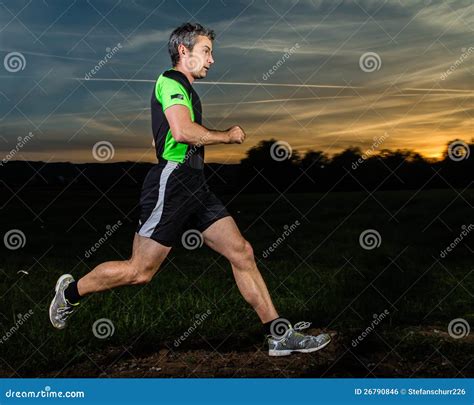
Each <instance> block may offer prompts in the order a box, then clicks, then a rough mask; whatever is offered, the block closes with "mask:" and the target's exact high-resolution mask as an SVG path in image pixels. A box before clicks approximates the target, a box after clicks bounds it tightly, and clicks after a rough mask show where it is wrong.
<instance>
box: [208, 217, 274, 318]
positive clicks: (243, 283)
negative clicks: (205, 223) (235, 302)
mask: <svg viewBox="0 0 474 405" xmlns="http://www.w3.org/2000/svg"><path fill="white" fill-rule="evenodd" d="M202 235H203V237H204V242H205V243H206V245H207V246H209V247H210V248H211V249H213V250H215V251H216V252H218V253H220V254H221V255H223V256H224V257H226V258H227V259H228V260H229V262H230V263H231V265H232V271H233V273H234V277H235V281H236V282H237V286H238V288H239V290H240V293H241V294H242V296H243V297H244V298H245V300H246V301H247V302H248V303H249V304H250V305H252V307H253V308H254V310H255V311H256V312H257V314H258V316H259V317H260V320H261V321H262V323H266V322H270V321H272V320H274V319H276V318H278V313H277V311H276V309H275V307H274V305H273V302H272V299H271V298H270V294H269V293H268V289H267V286H266V284H265V281H263V278H262V275H261V274H260V271H259V270H258V268H257V264H256V263H255V257H254V255H253V249H252V246H251V245H250V243H249V242H247V241H246V240H245V239H244V237H243V236H242V234H241V233H240V231H239V228H238V227H237V224H236V223H235V221H234V219H233V218H232V217H230V216H229V217H225V218H222V219H219V220H218V221H216V222H214V223H213V224H212V225H211V226H210V227H209V228H207V229H206V230H205V231H204V232H203V233H202Z"/></svg>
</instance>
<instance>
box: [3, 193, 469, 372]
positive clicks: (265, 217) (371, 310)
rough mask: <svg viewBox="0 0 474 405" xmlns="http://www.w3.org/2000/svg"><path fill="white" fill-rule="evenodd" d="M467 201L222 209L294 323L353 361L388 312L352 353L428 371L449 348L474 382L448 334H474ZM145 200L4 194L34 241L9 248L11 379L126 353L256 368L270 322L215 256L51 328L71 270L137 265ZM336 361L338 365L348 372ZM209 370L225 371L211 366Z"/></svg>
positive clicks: (334, 201)
mask: <svg viewBox="0 0 474 405" xmlns="http://www.w3.org/2000/svg"><path fill="white" fill-rule="evenodd" d="M460 191H461V190H428V191H421V192H419V193H417V192H416V191H406V192H403V191H402V192H398V191H397V192H390V191H386V192H376V193H374V194H373V195H369V194H368V193H358V192H353V193H344V192H340V193H330V194H286V195H285V196H282V195H278V194H272V195H270V194H266V195H263V194H262V195H240V196H237V197H235V198H234V197H229V196H223V197H222V199H223V201H224V202H227V203H229V205H228V208H229V211H230V212H231V213H232V214H233V216H234V218H235V220H236V222H237V223H238V225H239V227H240V228H241V231H242V233H243V234H244V236H245V237H246V238H247V239H248V240H249V241H250V242H251V243H252V245H253V248H254V251H255V256H256V258H257V262H258V264H259V267H260V270H261V271H262V274H263V276H264V278H265V280H266V281H267V283H268V286H269V289H270V292H271V294H272V296H273V299H274V301H275V303H276V305H277V308H278V309H279V311H280V313H281V315H282V316H284V317H287V318H289V319H291V320H294V321H299V320H307V321H311V322H313V325H314V326H315V327H318V328H324V329H327V330H331V331H337V333H338V334H339V336H340V339H339V340H336V341H337V342H338V343H337V344H338V345H339V346H340V347H339V348H340V349H341V350H342V349H344V348H349V349H351V347H350V346H351V341H352V340H353V339H355V338H356V337H357V336H358V335H359V334H360V333H361V331H363V330H365V329H366V328H367V327H368V326H369V325H370V324H371V322H372V320H373V319H374V314H375V315H377V314H381V313H383V312H384V311H387V312H388V313H389V315H388V316H387V317H385V318H384V320H383V321H381V322H380V324H379V325H377V327H376V329H375V331H374V332H372V333H371V334H370V336H368V337H367V338H366V339H365V340H364V342H363V344H360V345H359V346H360V347H357V348H352V349H351V353H352V352H353V353H354V354H356V353H357V350H362V351H364V353H366V354H365V356H366V357H367V356H368V357H367V358H369V360H370V355H367V353H370V352H371V350H373V352H374V353H375V352H377V355H378V356H379V355H383V354H384V353H387V354H390V353H391V355H393V352H395V353H400V349H401V348H403V354H402V357H403V358H404V359H405V360H406V361H408V360H407V358H408V357H409V356H411V358H412V359H413V361H420V362H421V361H423V359H428V358H429V357H430V356H433V355H435V357H439V354H437V353H435V351H434V349H436V350H437V351H439V352H441V354H442V356H443V357H445V358H447V359H448V360H449V362H450V363H451V364H452V366H453V370H457V371H458V372H460V370H461V376H462V375H464V376H468V375H470V376H471V377H472V376H473V372H472V370H473V365H472V364H470V363H469V362H470V361H471V360H472V357H469V356H467V357H466V351H468V352H470V353H472V347H473V346H472V342H469V341H468V340H469V339H467V340H466V339H452V338H451V337H450V336H448V335H447V334H446V332H447V327H448V324H449V322H450V321H451V320H452V319H455V318H463V319H465V320H467V321H468V322H469V323H470V324H471V325H473V320H474V314H473V305H472V304H473V302H474V300H473V287H474V277H473V273H472V270H473V260H472V258H473V255H472V249H473V244H472V235H468V236H467V237H465V238H464V240H463V241H462V242H461V243H459V244H458V245H457V246H456V247H455V249H453V251H452V252H451V253H449V254H448V255H446V257H444V258H441V257H440V252H441V251H442V250H443V249H445V248H446V247H447V246H448V245H449V244H450V243H452V242H453V241H454V240H455V238H456V237H458V236H459V234H460V233H461V231H462V228H461V227H462V226H463V225H468V224H469V223H471V221H472V208H471V206H472V204H473V203H474V192H473V191H472V190H467V191H463V192H462V194H459V193H460ZM138 193H139V191H138V190H135V189H134V190H131V191H129V192H127V191H126V190H125V191H124V190H121V191H117V190H110V191H109V192H108V193H107V195H106V196H103V195H102V194H101V193H100V192H99V191H98V190H94V191H92V190H77V189H67V190H65V191H64V192H61V190H60V189H49V190H48V189H45V188H40V189H28V190H23V191H21V192H20V193H18V194H17V195H16V196H13V197H12V195H10V194H8V193H6V194H5V193H3V194H2V196H1V204H2V207H3V208H2V234H5V233H6V232H7V231H8V230H11V229H19V230H21V231H22V232H23V233H24V235H25V238H26V243H25V246H24V247H23V248H20V249H17V250H9V249H6V248H5V246H4V244H2V245H1V256H0V269H1V270H0V297H1V301H0V302H1V310H0V334H4V336H3V339H2V340H1V342H0V370H1V372H0V374H2V375H5V376H10V375H11V376H27V375H46V374H47V373H50V372H53V371H54V370H63V369H68V370H73V369H74V367H76V365H78V364H84V362H89V363H90V362H97V361H100V360H98V359H103V358H107V356H105V355H106V354H110V353H112V354H111V355H112V357H113V353H118V354H117V356H119V355H120V356H123V355H124V353H125V352H126V351H129V352H133V353H134V355H136V353H137V352H140V353H151V354H153V353H158V352H159V351H160V350H163V349H166V350H171V351H176V352H177V353H184V352H186V351H190V350H196V348H198V349H201V350H207V351H209V352H212V353H215V352H214V349H216V351H217V352H218V353H219V352H225V351H228V350H236V351H239V350H242V351H244V350H245V351H246V353H247V354H246V356H247V355H248V353H251V351H250V352H248V348H249V347H252V345H253V344H256V345H260V346H261V344H262V342H263V338H262V335H261V327H260V324H259V321H258V318H257V317H256V315H255V314H254V313H253V311H252V310H251V308H250V307H248V305H247V304H246V303H245V302H244V300H243V299H242V298H241V296H240V295H239V292H238V290H237V288H236V286H235V284H234V281H233V277H232V273H231V271H230V266H229V264H228V263H227V262H226V261H225V259H223V258H220V257H219V256H218V255H217V254H215V253H213V252H212V251H210V250H209V249H208V248H206V247H202V248H200V249H197V250H194V251H189V250H186V249H185V248H183V247H178V248H176V249H174V250H173V251H172V253H171V255H170V257H169V258H168V259H167V261H166V262H165V264H164V265H163V267H162V269H161V270H160V272H159V273H158V274H157V275H156V276H155V278H154V279H153V281H152V282H151V283H150V284H148V285H146V286H140V287H124V288H120V289H117V290H113V291H109V292H106V293H102V294H97V295H93V296H90V297H87V298H86V299H85V300H84V301H83V304H82V307H81V309H80V310H79V311H78V312H77V313H76V314H74V316H73V318H72V320H71V324H70V327H69V328H67V329H66V330H64V331H56V330H54V329H53V328H52V327H51V325H50V323H49V319H48V311H47V309H48V306H49V303H50V300H51V298H52V294H53V287H54V284H55V281H56V279H57V278H58V276H59V275H61V274H63V273H66V272H70V273H72V274H73V275H74V276H75V277H76V278H78V277H80V276H81V275H83V274H85V273H86V272H87V271H89V269H91V268H93V267H94V266H95V265H96V264H98V263H101V262H103V261H107V260H116V259H120V258H128V256H129V255H130V253H131V241H132V238H133V233H134V229H135V225H136V218H137V207H136V206H135V204H136V203H137V202H138ZM117 221H121V223H122V224H123V225H121V226H120V227H119V229H118V230H117V231H116V232H114V233H113V235H112V236H111V237H110V238H108V240H107V242H106V243H104V244H103V245H102V246H100V248H99V249H98V250H97V251H96V252H94V253H92V254H91V255H86V253H85V252H86V251H88V250H90V248H91V246H93V245H94V244H95V243H96V242H98V241H99V239H100V238H101V237H102V236H103V235H104V234H105V232H106V230H107V228H106V226H107V225H113V224H116V223H117ZM295 221H298V222H299V224H300V225H299V226H298V227H297V228H296V229H294V230H293V232H291V234H290V235H289V236H288V237H287V238H286V239H285V240H284V241H283V242H282V243H280V244H279V245H278V247H277V248H276V249H275V251H274V252H273V253H271V254H269V255H268V257H266V258H264V257H263V255H262V252H264V251H265V250H266V249H268V248H269V247H270V246H271V245H272V244H273V243H274V242H275V241H277V239H278V238H279V237H280V236H281V235H282V233H283V231H284V230H285V228H284V227H285V225H288V226H289V225H291V224H293V223H295ZM367 229H374V230H376V231H378V233H379V234H380V236H381V243H380V246H379V247H378V248H375V249H372V250H366V249H363V248H362V247H361V244H360V243H359V236H360V234H361V233H362V232H363V231H364V230H367ZM86 256H90V257H86ZM20 270H23V272H22V271H20ZM25 272H27V273H28V274H25ZM30 310H31V311H32V315H31V316H29V317H28V319H26V320H25V321H24V322H22V324H21V325H19V326H18V325H17V323H16V321H17V319H19V318H18V314H26V313H28V311H30ZM206 312H207V313H209V316H207V317H206V319H205V320H204V321H203V322H202V323H201V325H199V326H198V327H196V330H195V331H193V332H192V333H190V336H189V337H187V338H185V339H183V341H180V342H179V345H178V346H179V347H177V346H176V345H175V344H174V343H173V342H175V341H176V339H178V338H179V337H180V336H182V335H183V333H184V332H185V331H187V330H188V329H189V328H190V326H192V325H193V322H195V320H196V319H197V316H199V314H204V313H206ZM101 318H107V319H109V320H110V321H111V322H112V324H113V327H114V333H113V335H112V336H110V337H108V338H107V339H98V338H97V337H96V336H94V334H93V331H92V326H93V324H94V322H95V321H96V320H98V319H101ZM15 325H17V326H18V327H16V328H15V329H14V330H13V332H11V328H12V327H14V326H15ZM407 328H409V329H410V328H412V329H413V328H415V329H416V328H418V329H420V328H421V329H420V330H430V331H433V329H436V328H437V329H438V330H439V331H440V333H441V334H443V336H444V338H443V344H436V342H437V341H438V340H436V339H434V340H433V341H431V340H430V341H429V342H428V343H427V340H426V339H428V340H429V339H433V337H432V336H429V337H426V339H425V338H424V337H423V336H424V335H423V333H421V334H418V335H417V338H415V337H413V338H409V339H404V341H403V344H402V343H401V338H399V337H400V336H401V333H402V332H400V333H399V331H406V330H407ZM8 331H10V332H8ZM5 337H7V339H5ZM397 343H398V344H400V346H398V345H397ZM367 345H368V346H367ZM261 347H263V346H261ZM393 348H395V350H394V351H393V350H392V349H393ZM125 354H126V353H125ZM405 355H406V356H408V357H407V358H405V357H404V356H405ZM101 356H102V357H101ZM337 357H338V356H335V358H334V359H332V360H331V363H334V362H337V361H339V359H337ZM469 358H470V359H471V360H469V361H468V359H469ZM114 359H115V358H114ZM114 359H112V360H114ZM107 361H110V358H108V360H107ZM115 361H116V359H115ZM305 361H306V360H305ZM208 367H209V368H210V369H212V367H213V364H212V362H211V363H210V364H209V365H208ZM214 367H218V365H217V364H215V365H214ZM255 367H257V366H255ZM277 367H278V366H277ZM97 368H101V365H100V364H99V365H98V366H97ZM336 368H337V366H336ZM338 369H340V372H338V373H336V374H337V375H339V376H350V375H359V376H365V375H366V374H367V371H366V370H363V369H362V370H361V371H360V372H358V371H357V370H356V371H354V369H353V370H352V371H349V369H348V370H347V372H344V367H339V368H338ZM85 370H86V371H84V373H83V374H87V370H88V369H85ZM91 374H92V371H91ZM454 374H456V373H454ZM131 375H134V374H131ZM135 375H137V374H135ZM277 376H279V375H277ZM458 376H459V375H458Z"/></svg>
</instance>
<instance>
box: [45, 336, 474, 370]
mask: <svg viewBox="0 0 474 405" xmlns="http://www.w3.org/2000/svg"><path fill="white" fill-rule="evenodd" d="M309 332H310V333H312V334H317V333H320V332H321V331H320V330H318V329H312V330H309ZM326 332H327V331H326ZM329 333H330V334H331V335H332V342H331V343H330V344H329V345H328V346H327V347H326V348H324V349H322V350H321V351H318V352H315V353H311V354H292V355H291V356H287V357H269V356H268V354H267V351H266V349H265V346H264V345H263V343H262V344H261V345H247V346H246V347H245V345H244V346H243V347H240V348H239V350H238V351H236V350H230V349H229V347H224V348H223V349H222V348H219V350H218V351H213V350H203V349H199V348H197V349H191V350H176V349H175V348H173V350H170V349H160V350H159V351H157V352H154V353H147V354H137V353H133V348H125V347H121V348H114V349H110V350H109V351H108V352H107V353H105V354H101V355H91V356H87V357H88V359H87V360H86V361H83V362H81V363H79V364H74V365H70V366H67V367H65V368H64V369H62V370H56V371H53V372H48V373H41V375H38V376H41V377H102V378H107V377H124V378H129V377H142V378H143V377H145V378H146V377H153V378H156V377H163V378H169V377H178V378H179V377H207V378H212V377H227V378H232V377H234V378H235V377H237V378H238V377H257V378H258V377H273V378H288V377H307V378H311V377H393V378H396V377H400V378H401V377H404V378H407V377H469V376H470V377H472V375H473V365H472V364H471V362H470V361H467V360H466V359H467V358H468V357H466V353H461V355H460V357H459V358H453V356H451V357H448V356H446V355H445V354H443V353H441V352H440V351H439V350H438V349H437V348H436V347H433V350H432V353H431V354H423V355H421V356H419V358H417V357H416V356H415V357H413V356H407V357H403V356H402V355H401V353H403V352H400V351H399V350H393V351H390V350H375V349H374V350H373V351H370V350H369V352H368V353H367V352H366V353H365V354H361V353H356V351H355V350H354V348H353V347H352V346H351V345H350V340H348V339H347V338H344V337H342V336H340V335H338V334H337V333H336V332H335V331H329ZM416 333H417V334H418V335H419V336H420V337H423V336H427V337H432V336H436V337H438V338H439V339H440V341H442V340H443V339H450V338H449V336H448V335H447V333H445V332H440V331H437V330H436V329H433V328H426V329H424V330H418V331H417V332H416ZM467 339H468V344H469V347H470V348H471V349H472V347H473V343H474V339H473V336H468V337H467ZM207 343H208V345H206V346H207V347H210V343H209V342H207ZM471 353H472V350H471Z"/></svg>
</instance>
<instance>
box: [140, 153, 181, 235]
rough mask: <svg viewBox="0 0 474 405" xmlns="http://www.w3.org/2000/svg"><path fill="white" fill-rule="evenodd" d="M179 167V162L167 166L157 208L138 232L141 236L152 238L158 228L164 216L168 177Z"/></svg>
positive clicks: (162, 179)
mask: <svg viewBox="0 0 474 405" xmlns="http://www.w3.org/2000/svg"><path fill="white" fill-rule="evenodd" d="M176 166H178V162H172V161H168V162H167V163H166V166H165V167H164V168H163V170H162V172H161V175H160V188H159V191H158V200H157V202H156V205H155V208H153V211H152V212H151V214H150V216H149V217H148V219H147V220H146V222H145V223H144V224H143V226H142V227H141V228H140V231H139V232H138V234H139V235H141V236H146V237H148V238H149V237H150V236H151V235H152V234H153V231H154V230H155V228H156V225H158V223H159V222H160V219H161V215H162V214H163V205H164V201H165V192H166V183H167V182H168V177H170V174H171V172H172V171H173V170H174V169H175V168H176Z"/></svg>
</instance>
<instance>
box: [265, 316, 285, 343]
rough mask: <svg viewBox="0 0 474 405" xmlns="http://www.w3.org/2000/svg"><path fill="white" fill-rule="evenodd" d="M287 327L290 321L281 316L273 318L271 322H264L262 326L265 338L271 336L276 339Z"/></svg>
mask: <svg viewBox="0 0 474 405" xmlns="http://www.w3.org/2000/svg"><path fill="white" fill-rule="evenodd" d="M289 327H290V321H288V319H286V318H282V317H281V316H280V317H278V318H275V319H274V320H273V321H270V322H265V323H264V324H263V330H264V333H265V336H267V335H271V336H273V337H276V338H278V337H282V336H283V335H284V334H285V332H286V331H287V330H288V328H289Z"/></svg>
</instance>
